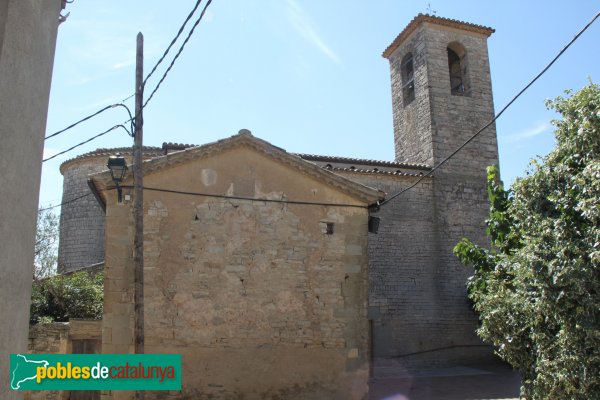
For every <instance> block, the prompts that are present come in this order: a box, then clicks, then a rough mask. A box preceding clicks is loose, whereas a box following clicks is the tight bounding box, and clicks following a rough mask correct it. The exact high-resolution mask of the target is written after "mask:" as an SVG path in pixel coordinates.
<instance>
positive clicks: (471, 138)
mask: <svg viewBox="0 0 600 400" xmlns="http://www.w3.org/2000/svg"><path fill="white" fill-rule="evenodd" d="M599 16H600V13H597V14H596V15H595V16H594V18H592V20H591V21H590V22H588V23H587V25H586V26H584V27H583V29H581V30H580V31H579V33H577V35H575V37H573V39H571V41H570V42H569V43H567V45H566V46H565V47H563V48H562V50H561V51H559V52H558V54H557V55H556V57H554V58H553V59H552V61H550V63H549V64H548V65H546V67H545V68H544V69H543V70H542V71H541V72H540V73H539V74H537V75H536V77H535V78H533V79H532V80H531V82H529V83H528V84H527V85H525V87H524V88H523V89H521V91H520V92H519V93H517V95H516V96H515V97H513V98H512V100H511V101H509V102H508V104H506V105H505V106H504V107H503V108H502V110H500V112H499V113H498V114H496V116H494V118H492V119H491V120H490V122H488V123H487V124H485V125H484V126H483V128H481V129H479V130H478V131H477V132H476V133H475V134H474V135H473V136H471V137H470V138H469V139H467V141H466V142H464V143H463V144H462V145H460V146H459V147H458V148H457V149H456V150H454V151H453V152H452V153H451V154H450V155H449V156H447V157H446V158H444V159H443V160H442V161H440V162H439V164H437V165H436V166H434V167H433V168H431V170H429V172H427V173H426V174H425V175H423V176H422V177H420V178H419V179H417V181H416V182H415V183H413V184H412V185H410V186H409V187H407V188H405V189H402V190H401V191H399V192H398V193H396V194H394V195H393V196H391V197H390V198H388V199H386V200H385V201H383V202H381V204H380V206H383V205H385V204H387V203H389V202H390V201H392V200H394V199H395V198H396V197H398V196H400V195H401V194H403V193H405V192H407V191H409V190H410V189H412V188H414V187H415V186H417V185H418V184H419V183H420V182H421V181H422V180H423V179H425V178H426V177H428V176H431V174H432V173H433V172H434V171H436V170H437V169H438V168H440V167H441V166H442V165H444V164H445V163H446V162H447V161H448V160H450V159H451V158H452V157H454V156H455V155H456V154H457V153H458V152H459V151H461V150H462V149H463V148H464V147H465V146H466V145H468V144H469V143H471V142H472V141H473V139H475V138H476V137H477V136H479V134H480V133H481V132H483V131H484V130H486V129H487V128H488V127H489V126H490V125H492V124H493V123H494V122H496V120H497V119H498V118H500V116H501V115H502V114H503V113H504V111H506V109H507V108H508V107H510V106H511V105H512V104H513V103H514V102H515V101H516V100H517V99H518V98H519V97H520V96H521V95H522V94H523V93H524V92H525V91H526V90H527V89H529V87H530V86H531V85H533V84H534V83H535V81H537V80H538V79H539V78H540V77H541V76H542V75H544V74H545V73H546V71H548V69H550V67H551V66H552V65H553V64H554V63H555V62H556V61H557V60H558V59H559V58H560V57H561V56H562V55H563V53H564V52H565V51H566V50H567V49H568V48H569V47H571V45H572V44H573V43H575V41H576V40H577V39H579V37H580V36H581V35H582V34H583V32H585V31H586V30H587V29H588V28H589V27H590V26H591V25H592V24H593V23H594V22H595V21H596V19H598V17H599Z"/></svg>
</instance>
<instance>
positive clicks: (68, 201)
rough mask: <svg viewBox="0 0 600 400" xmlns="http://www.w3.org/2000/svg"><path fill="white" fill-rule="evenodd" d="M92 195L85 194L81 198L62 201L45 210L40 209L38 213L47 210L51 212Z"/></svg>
mask: <svg viewBox="0 0 600 400" xmlns="http://www.w3.org/2000/svg"><path fill="white" fill-rule="evenodd" d="M92 194H93V193H92V192H90V193H86V194H84V195H82V196H79V197H75V198H73V199H70V200H67V201H63V202H62V203H60V204H55V205H53V206H49V207H46V208H41V209H40V211H47V210H51V209H53V208H56V207H61V206H64V205H65V204H70V203H73V202H75V201H77V200H80V199H83V198H84V197H88V196H91V195H92Z"/></svg>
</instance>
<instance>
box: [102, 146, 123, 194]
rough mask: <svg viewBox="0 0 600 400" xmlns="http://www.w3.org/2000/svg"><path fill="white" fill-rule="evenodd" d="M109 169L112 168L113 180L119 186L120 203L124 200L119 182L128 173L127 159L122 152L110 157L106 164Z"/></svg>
mask: <svg viewBox="0 0 600 400" xmlns="http://www.w3.org/2000/svg"><path fill="white" fill-rule="evenodd" d="M106 166H107V167H108V169H109V170H110V175H111V176H112V180H113V182H114V183H115V186H116V187H117V195H118V196H119V203H120V202H121V201H122V192H121V187H120V186H119V183H121V182H122V181H123V179H124V178H125V174H126V173H127V161H126V160H125V158H124V157H123V156H122V155H121V153H117V154H115V155H114V156H110V157H108V163H107V164H106Z"/></svg>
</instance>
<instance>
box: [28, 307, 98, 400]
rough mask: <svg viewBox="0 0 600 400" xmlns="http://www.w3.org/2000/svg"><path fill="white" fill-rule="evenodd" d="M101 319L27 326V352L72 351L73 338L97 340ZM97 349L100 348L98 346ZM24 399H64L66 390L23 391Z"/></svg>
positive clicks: (55, 352)
mask: <svg viewBox="0 0 600 400" xmlns="http://www.w3.org/2000/svg"><path fill="white" fill-rule="evenodd" d="M101 325H102V321H97V320H86V319H73V320H71V321H70V322H53V323H49V324H39V325H31V326H30V327H29V335H28V345H27V352H28V353H30V354H69V353H73V349H72V345H73V340H88V341H93V342H99V340H100V337H101ZM98 350H100V349H99V348H98ZM23 393H24V398H25V400H65V399H68V398H69V392H68V391H58V390H44V391H32V390H27V391H24V392H23Z"/></svg>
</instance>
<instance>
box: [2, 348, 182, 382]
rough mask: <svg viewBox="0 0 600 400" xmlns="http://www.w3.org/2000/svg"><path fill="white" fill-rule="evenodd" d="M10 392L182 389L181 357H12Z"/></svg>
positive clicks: (56, 355)
mask: <svg viewBox="0 0 600 400" xmlns="http://www.w3.org/2000/svg"><path fill="white" fill-rule="evenodd" d="M10 388H11V389H12V390H181V355H180V354H11V355H10Z"/></svg>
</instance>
